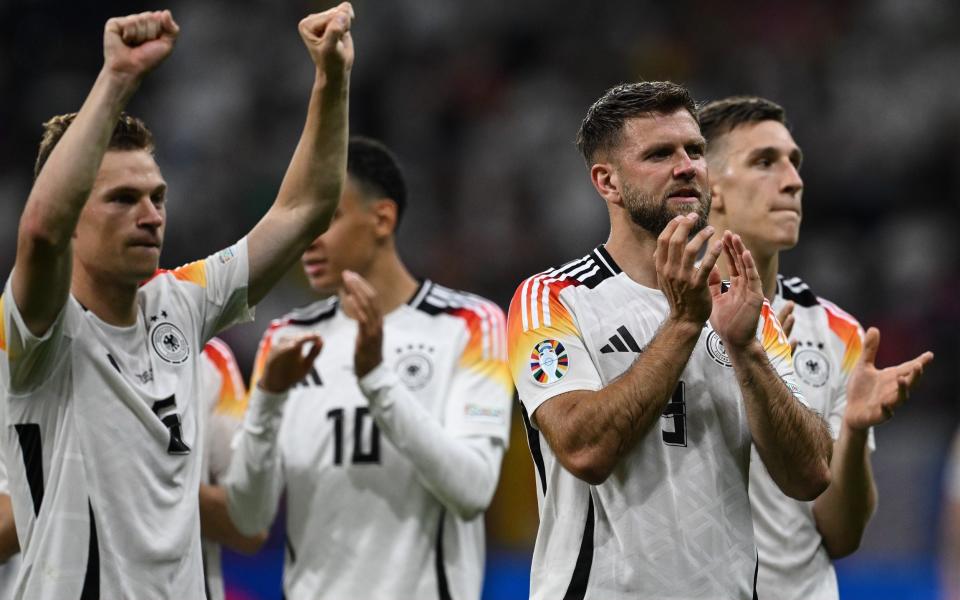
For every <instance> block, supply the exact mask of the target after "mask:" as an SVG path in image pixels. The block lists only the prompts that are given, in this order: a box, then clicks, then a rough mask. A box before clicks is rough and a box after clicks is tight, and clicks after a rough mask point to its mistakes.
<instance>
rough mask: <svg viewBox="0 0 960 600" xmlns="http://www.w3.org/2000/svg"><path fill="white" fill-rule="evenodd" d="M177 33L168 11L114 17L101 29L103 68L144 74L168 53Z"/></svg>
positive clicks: (132, 73) (176, 26)
mask: <svg viewBox="0 0 960 600" xmlns="http://www.w3.org/2000/svg"><path fill="white" fill-rule="evenodd" d="M179 33H180V27H179V26H178V25H177V24H176V22H175V21H174V20H173V15H171V14H170V11H169V10H164V11H155V12H144V13H140V14H137V15H129V16H126V17H114V18H112V19H110V20H109V21H107V24H106V26H105V27H104V30H103V63H104V67H105V68H107V69H109V70H110V71H113V72H114V73H118V74H122V75H129V76H132V77H135V78H140V77H143V76H144V75H146V74H147V73H148V72H150V71H151V70H153V69H154V68H155V67H156V66H157V65H159V64H160V63H161V62H163V60H164V59H165V58H166V57H167V56H169V55H170V53H171V52H172V51H173V45H174V43H176V40H177V35H178V34H179Z"/></svg>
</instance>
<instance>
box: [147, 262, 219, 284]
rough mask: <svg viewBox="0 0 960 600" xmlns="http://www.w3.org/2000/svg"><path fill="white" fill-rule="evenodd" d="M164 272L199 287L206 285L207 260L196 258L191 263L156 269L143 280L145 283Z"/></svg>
mask: <svg viewBox="0 0 960 600" xmlns="http://www.w3.org/2000/svg"><path fill="white" fill-rule="evenodd" d="M165 273H169V274H170V275H173V276H174V277H176V278H177V279H179V280H180V281H186V282H187V283H193V284H196V285H199V286H200V287H207V261H206V259H203V260H196V261H194V262H192V263H187V264H185V265H183V266H182V267H177V268H176V269H157V272H156V273H154V274H153V277H151V278H150V279H148V280H147V281H144V282H143V283H144V284H146V283H148V282H149V281H150V280H152V279H153V278H155V277H158V276H160V275H163V274H165Z"/></svg>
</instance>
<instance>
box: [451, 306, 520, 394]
mask: <svg viewBox="0 0 960 600" xmlns="http://www.w3.org/2000/svg"><path fill="white" fill-rule="evenodd" d="M449 313H450V314H451V315H453V316H455V317H459V318H461V319H463V320H464V321H465V322H466V325H467V331H469V332H470V337H469V339H468V340H467V344H466V346H465V347H464V349H463V353H462V354H461V355H460V367H462V368H464V369H468V370H470V371H473V372H474V373H477V374H479V375H481V376H482V377H486V378H487V379H490V380H492V381H494V382H495V383H496V384H498V385H500V386H501V387H503V389H504V391H505V392H506V393H507V394H510V395H512V394H513V380H512V379H511V378H510V370H509V369H508V368H507V341H506V339H505V338H506V317H505V316H504V314H503V311H502V310H501V309H500V307H499V306H496V305H495V304H493V303H491V302H479V303H476V304H473V305H471V306H468V307H460V308H455V309H451V310H450V311H449Z"/></svg>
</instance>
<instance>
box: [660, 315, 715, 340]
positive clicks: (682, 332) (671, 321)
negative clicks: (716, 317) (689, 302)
mask: <svg viewBox="0 0 960 600" xmlns="http://www.w3.org/2000/svg"><path fill="white" fill-rule="evenodd" d="M705 324H706V321H697V320H695V319H694V320H691V319H688V318H685V317H679V316H674V315H670V316H669V317H667V320H666V322H665V323H664V324H663V329H664V330H666V329H669V330H671V331H673V332H675V333H676V334H678V335H679V336H681V337H684V338H687V337H700V332H701V331H703V326H704V325H705Z"/></svg>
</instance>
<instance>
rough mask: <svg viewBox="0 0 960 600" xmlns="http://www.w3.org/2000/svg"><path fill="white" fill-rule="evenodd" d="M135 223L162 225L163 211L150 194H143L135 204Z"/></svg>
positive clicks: (151, 225)
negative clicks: (136, 211)
mask: <svg viewBox="0 0 960 600" xmlns="http://www.w3.org/2000/svg"><path fill="white" fill-rule="evenodd" d="M137 209H138V213H137V225H139V226H141V227H160V226H162V225H163V219H164V213H163V210H162V209H161V208H160V207H159V206H157V205H156V204H155V203H154V202H153V200H152V199H151V198H150V196H144V197H143V198H141V199H140V202H139V203H138V204H137Z"/></svg>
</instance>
